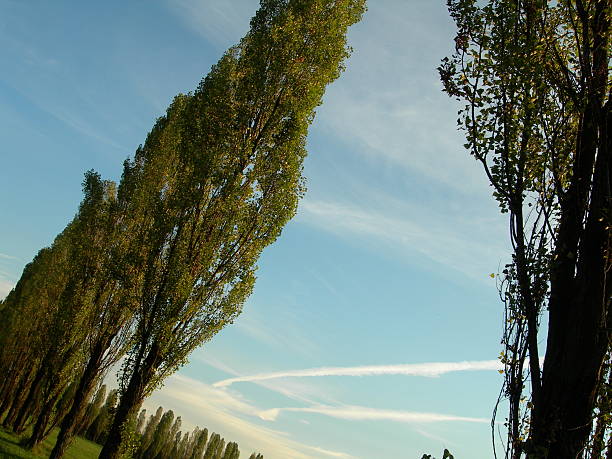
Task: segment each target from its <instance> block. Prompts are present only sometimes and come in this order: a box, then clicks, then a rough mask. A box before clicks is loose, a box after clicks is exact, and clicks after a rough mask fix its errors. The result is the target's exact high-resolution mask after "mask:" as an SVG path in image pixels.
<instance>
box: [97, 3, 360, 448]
mask: <svg viewBox="0 0 612 459" xmlns="http://www.w3.org/2000/svg"><path fill="white" fill-rule="evenodd" d="M364 3H365V1H364V0H262V2H261V7H260V9H259V11H258V12H257V14H256V16H255V17H254V18H253V20H252V21H251V30H250V32H249V33H248V34H247V35H246V37H245V38H244V39H243V40H242V41H241V42H240V44H238V45H237V46H235V47H233V48H230V50H228V51H227V52H226V53H225V55H224V56H223V57H222V58H221V60H220V61H219V62H218V63H217V64H216V65H215V66H214V67H213V68H212V70H211V71H210V73H209V74H208V76H207V77H206V78H205V79H204V80H203V81H202V82H201V84H200V85H199V86H198V88H197V90H196V91H195V92H194V93H193V94H188V95H179V96H177V97H176V98H175V100H174V102H173V103H172V105H171V106H170V107H169V109H168V111H167V113H166V115H165V116H164V117H162V118H160V119H159V120H158V122H157V123H156V125H155V126H154V128H153V130H152V131H151V133H150V134H149V135H148V137H147V140H146V142H145V144H144V145H143V147H142V148H139V149H138V151H137V152H136V155H135V157H134V159H133V160H132V161H131V162H129V163H127V164H126V167H125V171H124V175H123V179H122V185H123V181H124V180H127V181H130V183H133V187H132V189H131V192H130V199H129V206H128V207H127V208H126V213H125V215H126V219H125V221H124V223H125V229H126V231H127V232H128V233H129V234H130V235H132V245H131V246H129V247H128V248H127V252H128V253H129V254H130V257H131V259H133V260H137V262H138V263H139V266H140V267H141V269H139V272H140V273H141V275H140V277H138V279H137V280H136V282H137V283H138V287H137V289H136V291H137V303H138V307H137V311H136V320H137V323H136V332H135V337H134V341H133V343H134V345H133V347H132V348H131V349H130V351H129V353H128V356H127V358H126V360H125V364H124V367H123V373H122V375H123V376H122V382H121V390H122V395H121V401H120V403H119V406H118V408H117V412H116V415H115V420H114V423H113V426H112V428H111V431H110V434H109V437H108V441H107V442H106V444H105V445H104V447H103V449H102V451H101V453H100V457H103V458H115V457H118V455H119V454H120V445H121V442H122V438H123V437H124V433H126V431H125V429H126V426H127V423H126V421H127V420H128V419H130V418H132V417H135V414H136V412H137V410H138V409H139V407H140V405H141V403H142V401H143V399H144V398H145V397H146V396H147V395H148V394H149V393H150V392H151V391H152V390H153V389H154V388H155V387H157V386H158V385H159V384H160V383H161V381H163V379H164V378H165V377H166V376H168V375H169V374H171V373H172V372H174V371H176V369H177V368H178V367H179V366H180V365H182V364H183V363H184V362H185V360H186V358H187V356H188V354H189V353H190V352H191V351H192V350H193V349H194V348H196V347H197V346H199V345H201V344H202V343H204V342H206V341H207V340H209V339H211V338H212V337H213V336H214V334H215V333H217V332H218V331H219V330H220V329H221V328H223V327H224V326H225V325H226V324H228V323H231V322H232V321H233V320H234V319H235V318H236V317H237V316H238V314H239V313H240V311H241V308H242V305H243V303H244V301H245V300H246V298H247V297H248V295H249V294H250V293H251V290H252V288H253V284H254V281H255V270H256V261H257V259H258V257H259V255H260V253H261V251H262V250H263V248H264V247H266V246H267V245H269V244H270V243H272V242H273V241H274V240H275V239H276V238H277V237H278V236H279V234H280V232H281V230H282V228H283V226H284V225H285V224H286V223H287V221H288V220H289V219H290V218H291V217H292V216H293V215H294V214H295V211H296V207H297V202H298V199H299V197H300V196H301V195H302V193H303V191H304V186H303V179H302V175H301V172H302V162H303V159H304V157H305V155H306V150H305V143H306V134H307V130H308V126H309V124H310V123H311V122H312V120H313V117H314V109H315V108H316V106H317V105H319V104H320V103H321V99H322V96H323V94H324V91H325V87H326V86H327V84H329V83H330V82H332V81H333V80H335V79H336V78H337V77H338V76H339V74H340V72H341V70H342V62H343V61H344V59H345V58H346V57H347V56H348V54H349V49H348V47H347V45H346V32H347V28H348V27H349V26H350V25H351V24H353V23H355V22H357V21H358V20H359V19H360V18H361V15H362V13H363V10H364Z"/></svg>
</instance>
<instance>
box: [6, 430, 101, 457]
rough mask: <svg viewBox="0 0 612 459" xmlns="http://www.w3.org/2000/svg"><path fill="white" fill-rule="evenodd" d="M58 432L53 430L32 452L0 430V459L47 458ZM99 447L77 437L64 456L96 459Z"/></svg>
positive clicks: (10, 434) (14, 437) (18, 439)
mask: <svg viewBox="0 0 612 459" xmlns="http://www.w3.org/2000/svg"><path fill="white" fill-rule="evenodd" d="M57 432H58V430H57V429H55V430H54V431H53V433H52V434H51V435H49V438H47V439H46V440H45V441H44V442H43V444H42V445H40V446H39V448H38V449H37V450H36V451H34V452H32V451H28V450H25V449H23V448H21V447H20V446H19V441H20V438H19V437H18V436H17V435H14V434H12V433H9V432H7V431H5V430H2V429H0V459H40V458H47V457H49V453H51V449H53V445H54V444H55V439H56V438H57ZM100 448H101V447H100V445H97V444H95V443H92V442H90V441H89V440H85V439H84V438H80V437H77V438H75V440H74V442H73V443H72V445H71V446H70V448H69V449H68V451H67V452H66V455H65V456H64V457H65V458H67V459H96V458H97V457H98V454H99V453H100Z"/></svg>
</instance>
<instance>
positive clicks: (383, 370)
mask: <svg viewBox="0 0 612 459" xmlns="http://www.w3.org/2000/svg"><path fill="white" fill-rule="evenodd" d="M502 368H503V365H502V364H501V363H500V361H499V360H476V361H464V362H428V363H406V364H398V365H363V366H357V367H320V368H307V369H304V370H288V371H277V372H271V373H258V374H254V375H248V376H238V377H235V378H228V379H223V380H221V381H217V382H216V383H214V384H213V386H214V387H226V386H230V385H232V384H234V383H237V382H253V381H265V380H268V379H277V378H304V377H316V376H375V375H404V376H424V377H429V378H435V377H438V376H441V375H443V374H446V373H453V372H458V371H484V370H501V369H502Z"/></svg>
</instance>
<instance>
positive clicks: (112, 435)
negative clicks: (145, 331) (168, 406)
mask: <svg viewBox="0 0 612 459" xmlns="http://www.w3.org/2000/svg"><path fill="white" fill-rule="evenodd" d="M159 361H160V350H159V346H158V345H157V344H153V346H151V350H150V351H149V354H148V355H147V357H146V359H145V360H144V362H142V363H141V365H136V366H135V368H134V371H133V373H132V376H131V377H130V382H129V383H128V386H127V388H126V390H125V392H124V393H123V394H121V399H120V401H119V406H117V410H116V411H115V417H114V419H113V424H112V425H111V428H110V431H109V433H108V437H107V439H106V442H105V443H104V446H103V447H102V451H100V455H99V456H98V457H99V459H118V458H119V457H120V452H121V444H122V442H123V440H124V438H123V435H122V434H123V428H124V426H125V425H126V423H127V422H128V421H129V420H130V419H131V418H132V417H135V416H136V415H137V414H138V411H139V410H140V406H141V405H142V402H143V401H144V397H145V391H146V388H147V384H148V383H149V382H150V381H151V378H152V377H153V375H154V374H155V369H156V368H157V365H159Z"/></svg>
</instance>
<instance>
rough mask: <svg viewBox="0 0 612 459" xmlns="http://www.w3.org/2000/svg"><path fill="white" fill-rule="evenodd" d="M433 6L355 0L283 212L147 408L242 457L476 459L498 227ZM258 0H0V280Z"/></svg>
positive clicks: (3, 284) (499, 257)
mask: <svg viewBox="0 0 612 459" xmlns="http://www.w3.org/2000/svg"><path fill="white" fill-rule="evenodd" d="M444 4H445V2H444V1H442V0H439V1H438V0H436V1H432V0H370V3H369V11H368V12H367V14H366V15H365V17H364V20H363V22H362V23H360V24H358V25H356V26H354V27H353V28H352V29H351V31H350V34H349V39H350V43H351V45H352V47H353V48H354V53H353V55H352V57H351V59H350V60H349V62H348V65H347V71H346V72H345V73H344V74H343V75H342V77H341V78H340V79H339V80H338V81H336V82H335V83H334V84H333V85H332V86H330V87H329V88H328V91H327V94H326V96H325V99H324V103H323V105H322V106H321V107H320V108H319V109H318V111H317V112H318V113H317V117H316V120H315V122H314V124H313V126H312V128H311V130H310V135H309V142H308V146H309V156H308V158H307V160H306V164H305V175H306V177H307V180H308V193H307V195H306V197H305V198H304V200H303V201H302V202H301V205H300V209H299V212H298V215H297V216H296V217H295V218H294V220H293V221H292V222H290V223H289V224H288V225H287V227H286V228H285V230H284V232H283V234H282V236H281V237H280V238H279V240H278V241H277V242H276V243H275V244H274V245H273V246H271V247H269V248H268V249H267V250H266V251H265V253H264V255H263V256H262V258H261V260H260V263H259V266H260V269H259V272H258V282H257V285H256V287H255V292H254V294H253V295H252V297H251V298H250V299H249V301H248V302H247V304H246V306H245V311H244V313H243V314H242V316H240V318H239V319H238V320H237V321H236V323H235V324H234V325H232V326H230V327H228V328H226V329H225V330H223V331H222V332H221V333H220V334H219V335H218V336H217V337H216V338H215V339H214V340H213V341H212V342H210V343H209V344H207V345H206V346H205V347H204V348H202V349H198V350H197V351H196V352H194V354H193V355H192V356H191V359H190V363H189V364H188V365H187V366H185V367H184V368H183V369H182V370H181V371H180V372H179V373H178V374H176V375H175V376H173V377H171V378H170V379H169V380H168V381H167V382H166V385H165V387H164V388H163V389H162V390H161V391H159V392H157V393H155V394H154V395H153V396H152V397H151V399H150V400H148V401H147V402H146V403H145V406H146V407H148V408H149V409H154V408H155V407H156V406H157V405H159V404H161V405H163V406H164V408H166V409H173V410H174V411H175V413H177V414H180V415H181V416H182V418H183V425H184V426H186V427H187V428H192V427H193V426H195V425H199V426H201V427H208V428H209V430H213V431H216V432H218V433H220V434H221V435H222V436H224V437H225V438H226V439H227V440H231V441H237V442H238V443H239V445H240V447H241V451H242V452H243V456H246V457H248V454H250V452H251V451H254V450H258V451H260V452H262V453H263V454H264V457H266V458H267V459H286V458H335V457H336V458H374V459H377V458H420V457H421V455H422V454H423V453H425V452H428V453H430V454H434V455H440V454H441V451H442V449H443V448H444V447H447V448H449V449H450V450H451V451H452V452H453V453H454V454H455V457H457V458H464V459H465V458H470V459H485V458H490V457H492V448H491V440H490V437H491V432H490V426H489V421H490V416H491V412H492V409H493V405H494V402H495V400H496V398H497V394H498V392H499V387H500V384H501V377H500V375H499V374H498V373H497V371H496V369H495V367H496V364H495V362H493V361H494V360H495V359H496V357H497V355H498V353H499V350H500V345H499V338H500V335H501V320H502V314H501V312H502V311H501V305H500V304H499V300H498V298H497V292H496V288H495V280H494V279H491V278H490V277H489V274H490V273H492V272H497V270H498V268H499V266H500V265H503V264H504V263H505V262H506V260H507V259H508V243H507V242H506V239H507V229H506V228H507V227H506V224H505V220H504V218H503V217H502V216H501V215H500V214H499V212H498V209H497V206H496V204H495V202H494V201H493V199H492V198H491V189H490V187H489V186H488V184H487V182H486V180H485V177H484V174H483V173H482V171H481V170H480V168H479V167H478V165H477V164H476V162H475V161H474V160H473V159H472V158H470V157H469V155H468V154H467V153H466V151H465V150H464V149H463V147H462V144H463V138H462V135H461V133H459V132H457V130H456V126H455V122H456V111H457V108H458V107H457V105H456V103H455V102H453V101H452V100H451V99H449V98H448V97H447V96H446V95H444V94H443V93H442V92H441V85H440V83H439V82H438V78H437V72H436V70H435V68H436V66H437V65H438V63H439V61H440V59H441V58H442V57H444V56H445V55H447V54H449V53H450V52H451V50H452V45H453V40H452V38H453V25H452V23H451V21H450V19H449V17H448V13H447V12H446V9H445V6H444ZM257 6H258V2H257V0H231V1H228V0H167V1H162V0H160V1H150V2H145V1H142V0H140V1H137V0H135V1H132V2H123V1H107V2H69V1H65V0H58V1H54V2H45V1H42V0H33V1H30V2H22V1H17V0H15V1H12V0H3V1H0V40H1V41H2V43H3V58H2V60H0V132H1V134H2V143H1V146H0V159H1V168H0V206H1V207H0V208H1V209H2V216H3V218H2V219H0V295H5V294H6V293H7V292H8V291H9V289H10V288H11V286H12V285H13V284H14V283H15V282H16V281H17V279H18V278H19V275H20V273H21V270H22V269H23V266H24V265H25V263H27V262H28V261H29V260H30V259H31V258H32V257H33V256H34V255H35V253H36V252H37V251H38V250H39V249H40V248H41V247H43V246H45V245H48V244H49V243H50V242H51V241H52V240H53V238H54V237H55V235H56V234H57V233H58V232H59V231H61V230H62V228H63V227H64V226H65V225H66V223H67V222H68V221H69V220H70V218H71V217H72V216H73V215H74V213H75V211H76V209H77V206H78V203H79V201H80V199H81V189H80V187H81V185H80V184H81V181H82V176H83V173H84V172H85V171H86V170H88V169H90V168H94V169H95V170H97V171H98V172H100V173H101V174H102V175H103V176H104V177H105V178H110V179H118V177H119V175H120V172H121V164H122V161H123V160H124V159H125V158H126V157H128V156H130V155H132V154H133V152H134V150H135V148H136V147H137V146H138V144H140V143H142V142H143V141H144V139H145V137H146V133H147V132H148V130H149V129H150V128H151V127H152V125H153V123H154V121H155V119H156V117H158V116H159V115H161V114H163V112H164V111H165V108H166V107H167V105H168V104H169V102H170V101H171V99H172V97H173V96H174V95H175V94H177V93H179V92H187V91H190V90H192V89H194V88H195V87H196V85H197V83H198V82H199V80H200V79H201V78H202V77H203V76H204V75H206V73H207V72H208V70H209V68H210V66H211V65H212V64H214V63H215V62H216V60H217V59H218V58H219V57H220V55H221V53H222V52H223V51H224V50H225V49H226V48H227V47H229V46H231V45H232V44H234V43H236V42H237V41H238V40H239V39H240V37H241V36H242V35H244V33H245V32H246V31H247V29H248V21H249V19H250V17H251V16H252V15H253V14H254V12H255V11H256V9H257ZM461 362H467V363H461ZM440 363H444V364H440ZM323 367H324V368H326V369H324V370H321V368H323ZM253 375H257V376H256V377H253ZM230 378H239V379H238V380H235V381H231V380H229V381H228V379H230ZM500 428H501V427H500Z"/></svg>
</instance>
